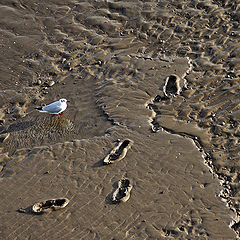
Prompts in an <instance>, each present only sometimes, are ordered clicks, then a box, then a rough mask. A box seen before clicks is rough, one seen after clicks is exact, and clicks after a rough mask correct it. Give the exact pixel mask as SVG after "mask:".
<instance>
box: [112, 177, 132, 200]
mask: <svg viewBox="0 0 240 240" xmlns="http://www.w3.org/2000/svg"><path fill="white" fill-rule="evenodd" d="M131 190H132V185H131V183H130V181H129V179H126V178H124V179H121V180H119V181H118V187H117V189H116V190H115V191H114V192H113V194H112V199H111V200H112V202H113V203H119V202H126V201H127V200H128V199H129V198H130V192H131Z"/></svg>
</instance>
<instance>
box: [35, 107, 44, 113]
mask: <svg viewBox="0 0 240 240" xmlns="http://www.w3.org/2000/svg"><path fill="white" fill-rule="evenodd" d="M35 109H36V110H38V111H39V112H45V111H43V109H42V107H35Z"/></svg>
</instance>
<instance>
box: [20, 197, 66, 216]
mask: <svg viewBox="0 0 240 240" xmlns="http://www.w3.org/2000/svg"><path fill="white" fill-rule="evenodd" d="M68 203H69V199H67V198H56V199H49V200H45V201H42V202H38V203H35V204H33V205H32V206H31V207H28V208H26V209H22V208H20V209H19V210H18V211H19V212H24V213H35V214H42V213H45V212H51V211H55V210H58V209H61V208H65V207H66V206H67V205H68Z"/></svg>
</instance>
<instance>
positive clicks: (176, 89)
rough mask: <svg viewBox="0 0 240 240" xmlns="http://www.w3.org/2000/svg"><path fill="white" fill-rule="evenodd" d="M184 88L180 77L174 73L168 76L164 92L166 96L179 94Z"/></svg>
mask: <svg viewBox="0 0 240 240" xmlns="http://www.w3.org/2000/svg"><path fill="white" fill-rule="evenodd" d="M181 90H182V88H181V86H180V77H179V76H177V75H175V74H172V75H170V76H168V77H167V78H166V81H165V85H164V87H163V92H164V94H165V96H166V97H172V96H175V95H179V94H180V92H181Z"/></svg>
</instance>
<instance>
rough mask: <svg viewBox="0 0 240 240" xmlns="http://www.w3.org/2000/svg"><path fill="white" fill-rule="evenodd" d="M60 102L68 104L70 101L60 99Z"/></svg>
mask: <svg viewBox="0 0 240 240" xmlns="http://www.w3.org/2000/svg"><path fill="white" fill-rule="evenodd" d="M59 102H60V103H67V102H68V100H67V99H65V98H62V99H60V100H59Z"/></svg>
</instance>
